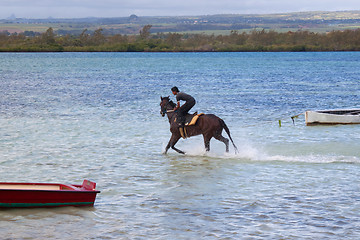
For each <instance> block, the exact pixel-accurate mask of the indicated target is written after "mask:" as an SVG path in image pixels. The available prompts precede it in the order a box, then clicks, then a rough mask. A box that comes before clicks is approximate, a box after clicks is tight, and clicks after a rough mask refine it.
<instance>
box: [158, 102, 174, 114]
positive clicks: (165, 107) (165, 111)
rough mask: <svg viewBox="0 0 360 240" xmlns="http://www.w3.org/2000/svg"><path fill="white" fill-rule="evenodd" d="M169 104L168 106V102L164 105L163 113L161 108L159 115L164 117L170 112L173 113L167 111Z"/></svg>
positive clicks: (170, 111)
mask: <svg viewBox="0 0 360 240" xmlns="http://www.w3.org/2000/svg"><path fill="white" fill-rule="evenodd" d="M169 104H170V101H168V102H167V103H166V105H165V106H164V109H165V110H164V111H163V110H162V108H161V110H160V114H161V116H165V114H167V113H172V112H175V111H174V110H167V107H168V106H169Z"/></svg>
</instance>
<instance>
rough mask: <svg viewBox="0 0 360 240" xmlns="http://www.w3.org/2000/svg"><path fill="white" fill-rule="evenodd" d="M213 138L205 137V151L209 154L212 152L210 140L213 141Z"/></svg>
mask: <svg viewBox="0 0 360 240" xmlns="http://www.w3.org/2000/svg"><path fill="white" fill-rule="evenodd" d="M211 138H212V137H209V136H205V135H204V144H205V150H206V151H207V152H209V151H210V140H211Z"/></svg>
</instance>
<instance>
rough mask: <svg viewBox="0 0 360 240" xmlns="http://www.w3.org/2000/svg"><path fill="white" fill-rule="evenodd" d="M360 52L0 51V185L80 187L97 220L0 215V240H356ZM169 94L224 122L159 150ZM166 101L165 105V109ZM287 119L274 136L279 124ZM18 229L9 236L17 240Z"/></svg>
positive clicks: (62, 214)
mask: <svg viewBox="0 0 360 240" xmlns="http://www.w3.org/2000/svg"><path fill="white" fill-rule="evenodd" d="M359 76H360V53H357V52H354V53H350V52H344V53H33V54H32V53H30V54H24V53H19V54H16V53H1V54H0V81H1V92H0V181H9V182H10V181H13V182H59V183H75V184H78V183H81V182H82V180H83V179H85V178H86V179H90V180H92V181H95V182H96V183H97V186H98V189H99V190H101V194H99V195H98V198H97V200H96V204H95V207H94V208H60V209H27V210H1V211H0V230H1V232H2V235H3V236H5V239H45V238H51V239H358V238H359V237H360V231H359V230H358V229H359V226H360V214H359V210H360V198H359V190H360V185H359V179H360V178H359V177H360V174H359V169H360V167H359V166H360V144H359V138H360V137H359V126H357V125H354V126H341V125H339V126H318V127H306V126H305V124H304V119H303V116H300V117H299V119H298V120H296V122H295V125H293V123H292V121H291V119H290V117H291V116H293V115H296V114H299V113H302V112H304V111H306V110H311V109H333V108H359V107H360V104H359V92H360V84H359ZM174 85H176V86H178V87H179V88H180V90H183V91H185V92H187V93H189V94H191V95H193V96H194V97H195V98H196V100H197V104H196V106H195V107H194V110H198V111H199V112H205V113H214V114H216V115H218V116H220V117H221V118H223V119H224V120H225V122H226V123H227V125H228V126H229V128H230V130H231V134H232V136H233V139H234V140H235V143H236V144H237V146H238V148H239V150H240V153H239V154H237V155H236V154H235V153H234V151H233V149H232V148H231V152H230V153H228V154H226V153H224V150H225V147H224V145H223V144H222V143H219V142H216V141H215V140H212V142H211V151H210V153H205V151H204V146H203V140H202V137H200V136H199V137H194V138H190V139H187V140H181V141H180V142H179V143H178V144H177V147H179V148H180V149H182V150H184V151H186V152H187V154H186V155H185V156H182V155H179V154H177V153H175V152H173V151H171V150H170V151H169V154H168V155H163V154H162V152H163V150H164V147H165V146H166V144H167V142H168V140H169V138H170V132H169V125H168V121H167V119H166V118H161V116H160V114H159V111H160V108H159V103H160V96H169V95H171V91H170V88H171V87H172V86H174ZM172 98H173V97H172ZM279 120H281V121H282V127H279V124H278V121H279ZM14 229H16V231H14Z"/></svg>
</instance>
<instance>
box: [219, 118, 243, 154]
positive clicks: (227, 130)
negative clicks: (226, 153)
mask: <svg viewBox="0 0 360 240" xmlns="http://www.w3.org/2000/svg"><path fill="white" fill-rule="evenodd" d="M220 123H221V126H222V127H223V128H224V129H225V131H226V133H227V135H228V136H229V138H230V140H231V143H232V145H233V146H234V149H235V153H238V152H239V150H238V148H237V147H236V146H235V143H234V141H233V140H232V138H231V135H230V130H229V128H228V127H227V126H226V123H225V122H224V120H222V119H221V118H220Z"/></svg>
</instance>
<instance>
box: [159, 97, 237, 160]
mask: <svg viewBox="0 0 360 240" xmlns="http://www.w3.org/2000/svg"><path fill="white" fill-rule="evenodd" d="M160 98H161V102H160V107H161V111H160V114H161V116H162V117H164V116H165V115H167V117H168V119H169V123H170V132H171V133H172V135H171V138H170V140H169V143H168V144H167V146H166V148H165V152H164V154H167V151H168V150H169V148H172V149H174V150H175V151H177V152H178V153H181V154H185V152H183V151H181V150H180V149H177V148H176V147H175V144H176V143H177V142H178V141H179V139H180V138H181V134H180V130H179V124H178V123H177V122H176V116H177V112H176V111H174V110H173V109H174V108H175V106H176V104H175V103H174V102H173V101H171V100H170V97H160ZM188 115H190V114H188ZM185 128H186V133H187V137H191V136H196V135H200V134H202V135H203V137H204V144H205V149H206V151H207V152H208V151H210V140H211V138H213V137H214V138H215V139H217V140H219V141H221V142H223V143H224V144H225V146H226V152H229V139H227V138H225V137H223V136H222V135H221V133H222V130H223V129H225V131H226V133H227V134H228V136H229V138H230V140H231V142H232V144H233V146H234V149H235V153H237V152H238V149H237V147H236V146H235V143H234V141H233V140H232V138H231V135H230V130H229V128H228V127H227V126H226V124H225V122H224V120H222V119H221V118H219V117H218V116H216V115H214V114H203V115H201V116H199V118H198V120H197V122H196V124H195V125H192V126H185Z"/></svg>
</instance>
